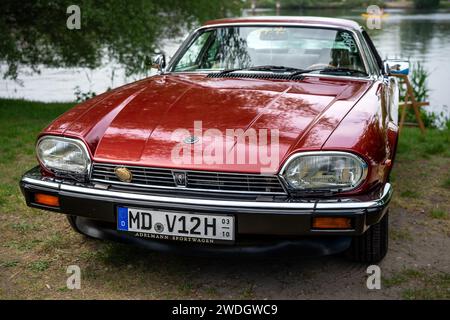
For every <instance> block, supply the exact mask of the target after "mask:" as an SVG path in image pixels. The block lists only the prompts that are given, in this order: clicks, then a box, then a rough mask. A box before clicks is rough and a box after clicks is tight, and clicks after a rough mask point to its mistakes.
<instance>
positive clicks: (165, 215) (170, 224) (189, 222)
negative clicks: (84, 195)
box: [117, 207, 234, 243]
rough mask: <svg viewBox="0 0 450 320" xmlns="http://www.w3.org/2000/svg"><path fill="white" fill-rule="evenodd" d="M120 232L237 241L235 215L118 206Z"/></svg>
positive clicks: (175, 238)
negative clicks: (235, 237)
mask: <svg viewBox="0 0 450 320" xmlns="http://www.w3.org/2000/svg"><path fill="white" fill-rule="evenodd" d="M117 230H120V231H128V232H133V233H134V235H135V236H137V237H142V238H151V239H161V240H175V241H185V242H196V243H220V242H227V243H230V242H233V241H234V216H231V215H210V214H190V213H180V212H170V211H160V210H151V209H139V208H128V207H118V212H117Z"/></svg>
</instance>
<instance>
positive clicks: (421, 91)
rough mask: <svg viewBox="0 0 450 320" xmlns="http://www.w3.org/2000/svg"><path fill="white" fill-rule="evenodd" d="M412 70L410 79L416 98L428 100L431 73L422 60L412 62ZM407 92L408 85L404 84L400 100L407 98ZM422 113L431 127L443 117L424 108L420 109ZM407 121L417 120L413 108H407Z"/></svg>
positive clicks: (420, 100)
mask: <svg viewBox="0 0 450 320" xmlns="http://www.w3.org/2000/svg"><path fill="white" fill-rule="evenodd" d="M411 70H412V71H411V74H410V77H409V81H410V82H411V86H412V87H413V92H414V96H415V97H416V100H417V101H418V102H425V101H427V100H428V97H429V93H430V91H429V89H428V78H429V76H430V74H429V72H428V71H427V70H425V68H424V66H423V64H422V63H421V62H417V63H414V64H412V65H411ZM405 94H406V86H405V85H404V84H403V85H401V86H400V101H404V100H405ZM425 108H426V107H425ZM420 115H421V117H422V120H423V123H424V125H425V127H429V128H431V127H435V126H436V123H437V121H438V119H439V118H440V117H442V115H437V114H434V113H429V112H426V111H425V110H424V108H421V109H420ZM406 122H416V116H415V113H414V110H413V108H408V109H407V111H406Z"/></svg>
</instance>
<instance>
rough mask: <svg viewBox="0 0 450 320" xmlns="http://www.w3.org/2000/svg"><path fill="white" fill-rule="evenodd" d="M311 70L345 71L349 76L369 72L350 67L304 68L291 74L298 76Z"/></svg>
mask: <svg viewBox="0 0 450 320" xmlns="http://www.w3.org/2000/svg"><path fill="white" fill-rule="evenodd" d="M311 72H319V73H345V74H346V75H348V76H352V75H355V74H360V75H363V76H367V73H366V72H364V71H361V70H355V69H350V68H317V69H303V70H298V71H295V72H293V73H292V74H291V76H292V77H295V76H298V75H300V74H304V73H311Z"/></svg>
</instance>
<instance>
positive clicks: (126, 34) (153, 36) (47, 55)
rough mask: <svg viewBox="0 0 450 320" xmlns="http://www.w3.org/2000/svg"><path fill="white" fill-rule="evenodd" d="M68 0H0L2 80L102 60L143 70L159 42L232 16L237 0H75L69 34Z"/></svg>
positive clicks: (130, 69) (131, 70)
mask: <svg viewBox="0 0 450 320" xmlns="http://www.w3.org/2000/svg"><path fill="white" fill-rule="evenodd" d="M71 4H73V2H72V1H68V0H62V1H58V0H40V1H26V0H25V1H17V0H2V1H1V2H0V12H1V15H0V30H1V32H0V43H1V46H0V62H3V63H5V64H6V66H7V67H6V70H4V73H3V77H4V78H12V79H16V78H17V76H18V74H19V68H20V67H21V66H28V67H31V68H32V70H34V71H35V72H38V71H39V67H40V66H41V65H44V66H47V67H88V68H95V67H98V66H99V65H100V64H101V63H102V59H103V58H104V57H105V54H106V57H107V58H108V59H111V60H116V61H117V62H118V63H120V64H122V65H124V66H125V67H126V72H127V74H128V75H130V74H136V73H139V72H144V71H145V70H146V69H147V64H146V61H148V57H149V56H151V55H152V54H153V53H154V52H155V50H157V49H158V47H159V45H158V43H159V41H160V40H161V39H162V38H170V37H173V36H175V35H178V34H180V32H181V31H182V30H186V29H188V28H191V27H192V25H195V24H199V23H201V22H204V21H205V20H208V19H212V18H217V17H223V16H226V15H227V14H230V13H233V14H236V13H238V12H239V9H240V7H241V5H242V2H241V1H240V0H227V1H210V0H164V1H161V0H129V1H126V2H125V1H121V0H109V1H103V2H99V1H95V0H79V1H77V4H78V6H79V7H80V9H81V29H80V30H69V29H68V28H67V26H66V20H67V18H68V17H69V15H68V14H67V13H66V10H67V7H68V6H70V5H71Z"/></svg>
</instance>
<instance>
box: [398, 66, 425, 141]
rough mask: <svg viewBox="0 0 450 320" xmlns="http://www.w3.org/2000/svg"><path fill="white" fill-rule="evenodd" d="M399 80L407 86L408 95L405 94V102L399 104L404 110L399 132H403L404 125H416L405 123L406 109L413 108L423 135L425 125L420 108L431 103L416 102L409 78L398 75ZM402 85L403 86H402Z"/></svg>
mask: <svg viewBox="0 0 450 320" xmlns="http://www.w3.org/2000/svg"><path fill="white" fill-rule="evenodd" d="M395 76H396V77H397V78H400V79H401V80H402V81H403V83H405V85H406V94H405V101H404V102H403V103H400V104H399V107H400V108H401V109H402V114H401V117H400V126H399V129H398V130H399V132H400V131H401V130H402V127H403V125H406V126H408V125H409V126H411V125H412V126H414V125H416V124H415V123H405V118H406V108H408V107H412V108H413V109H414V114H415V115H416V120H417V124H418V125H419V128H420V131H422V133H425V125H424V124H423V121H422V118H421V117H420V107H423V106H429V105H430V103H429V102H418V101H417V100H416V97H415V96H414V91H413V88H412V86H411V82H409V79H408V76H407V75H404V74H396V75H395ZM400 85H401V84H400Z"/></svg>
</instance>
